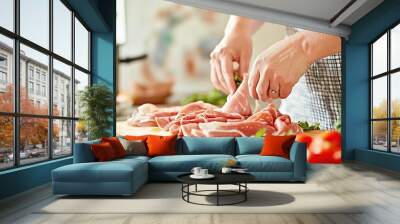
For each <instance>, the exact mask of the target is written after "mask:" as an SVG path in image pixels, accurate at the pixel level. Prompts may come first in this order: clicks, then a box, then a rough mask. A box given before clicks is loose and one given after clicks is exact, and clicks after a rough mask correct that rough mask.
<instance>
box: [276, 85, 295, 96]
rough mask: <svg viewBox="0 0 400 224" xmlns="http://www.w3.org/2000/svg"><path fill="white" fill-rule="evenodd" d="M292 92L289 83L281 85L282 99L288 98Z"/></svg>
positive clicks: (280, 93) (280, 94)
mask: <svg viewBox="0 0 400 224" xmlns="http://www.w3.org/2000/svg"><path fill="white" fill-rule="evenodd" d="M291 92H292V88H291V87H290V86H288V85H281V86H280V89H279V97H280V98H282V99H285V98H287V97H288V96H289V95H290V93H291Z"/></svg>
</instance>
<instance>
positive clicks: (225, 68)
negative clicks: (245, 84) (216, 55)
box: [220, 54, 236, 94]
mask: <svg viewBox="0 0 400 224" xmlns="http://www.w3.org/2000/svg"><path fill="white" fill-rule="evenodd" d="M232 60H233V58H232V56H229V55H228V54H226V55H224V56H222V57H221V59H220V65H221V72H222V77H223V80H224V84H225V86H226V87H227V89H228V90H229V93H230V94H233V93H234V92H235V90H236V84H235V80H234V77H233V63H232Z"/></svg>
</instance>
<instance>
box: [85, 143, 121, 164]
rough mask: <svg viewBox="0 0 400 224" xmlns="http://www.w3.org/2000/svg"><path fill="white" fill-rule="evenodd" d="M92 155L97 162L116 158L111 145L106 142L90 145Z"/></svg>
mask: <svg viewBox="0 0 400 224" xmlns="http://www.w3.org/2000/svg"><path fill="white" fill-rule="evenodd" d="M91 149H92V152H93V154H94V157H95V158H96V160H97V161H99V162H104V161H110V160H113V159H116V158H117V156H116V155H115V151H114V149H113V147H112V145H111V144H110V143H108V142H102V143H99V144H93V145H91Z"/></svg>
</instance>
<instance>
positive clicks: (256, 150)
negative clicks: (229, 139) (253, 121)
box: [236, 137, 264, 155]
mask: <svg viewBox="0 0 400 224" xmlns="http://www.w3.org/2000/svg"><path fill="white" fill-rule="evenodd" d="M263 145H264V139H263V138H257V137H237V138H236V155H245V154H260V152H261V149H262V147H263Z"/></svg>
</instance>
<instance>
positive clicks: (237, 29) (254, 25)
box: [225, 16, 264, 36]
mask: <svg viewBox="0 0 400 224" xmlns="http://www.w3.org/2000/svg"><path fill="white" fill-rule="evenodd" d="M263 23H264V22H261V21H258V20H254V19H248V18H244V17H240V16H230V17H229V21H228V24H227V26H226V28H225V35H229V34H247V35H249V36H252V35H253V34H254V33H255V32H257V30H258V29H259V28H260V27H261V26H262V24H263Z"/></svg>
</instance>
